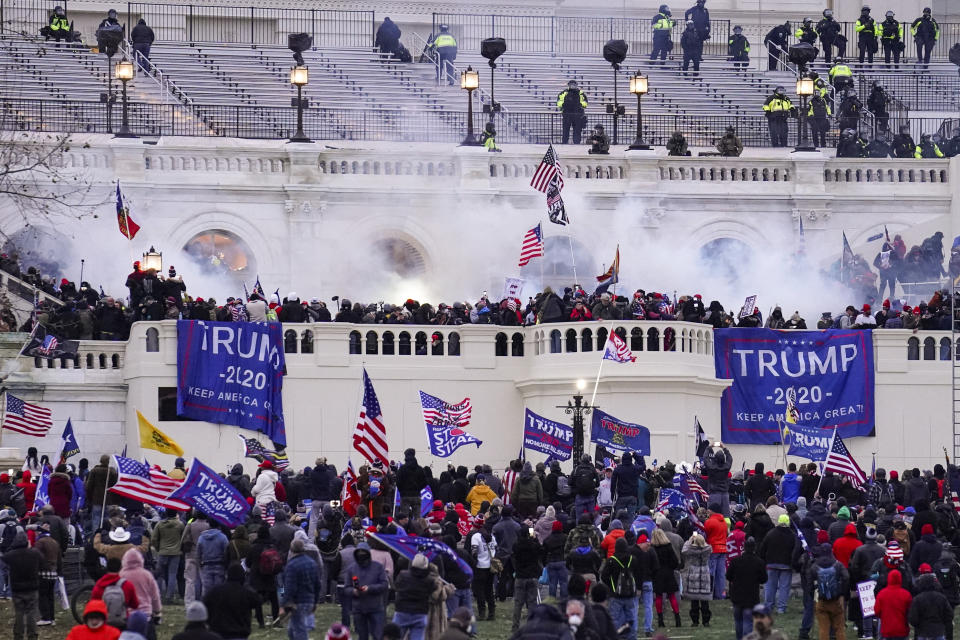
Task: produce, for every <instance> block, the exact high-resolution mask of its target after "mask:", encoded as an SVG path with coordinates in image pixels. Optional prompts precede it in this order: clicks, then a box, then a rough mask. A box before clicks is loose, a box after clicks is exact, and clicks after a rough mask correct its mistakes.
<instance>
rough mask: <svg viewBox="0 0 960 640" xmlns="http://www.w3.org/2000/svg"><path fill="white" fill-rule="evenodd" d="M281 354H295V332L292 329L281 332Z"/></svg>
mask: <svg viewBox="0 0 960 640" xmlns="http://www.w3.org/2000/svg"><path fill="white" fill-rule="evenodd" d="M283 352H284V353H296V352H297V332H296V331H294V330H293V329H287V330H286V331H284V332H283Z"/></svg>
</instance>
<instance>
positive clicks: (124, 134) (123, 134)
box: [113, 56, 137, 138]
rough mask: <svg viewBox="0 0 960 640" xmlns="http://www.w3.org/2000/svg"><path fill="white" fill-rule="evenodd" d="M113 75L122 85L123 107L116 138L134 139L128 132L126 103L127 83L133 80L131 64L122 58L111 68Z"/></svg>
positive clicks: (128, 116)
mask: <svg viewBox="0 0 960 640" xmlns="http://www.w3.org/2000/svg"><path fill="white" fill-rule="evenodd" d="M113 75H114V76H115V77H116V78H117V80H119V81H120V82H121V83H122V85H123V92H122V95H121V101H122V106H123V112H122V118H123V119H122V120H121V123H120V131H118V132H117V135H116V136H114V137H116V138H136V137H137V136H135V135H134V134H133V133H131V132H130V107H129V105H128V103H127V83H128V82H130V81H131V80H133V63H132V62H131V61H129V60H127V58H126V56H124V58H123V60H120V61H119V62H117V64H115V65H114V67H113Z"/></svg>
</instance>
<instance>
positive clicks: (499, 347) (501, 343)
mask: <svg viewBox="0 0 960 640" xmlns="http://www.w3.org/2000/svg"><path fill="white" fill-rule="evenodd" d="M493 355H495V356H498V357H499V356H504V357H505V356H506V355H507V334H505V333H503V332H502V331H501V332H500V333H498V334H497V336H496V338H495V340H494V346H493Z"/></svg>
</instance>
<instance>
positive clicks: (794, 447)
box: [787, 424, 833, 462]
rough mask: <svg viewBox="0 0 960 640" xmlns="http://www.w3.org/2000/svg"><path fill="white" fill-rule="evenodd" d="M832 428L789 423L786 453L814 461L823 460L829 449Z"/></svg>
mask: <svg viewBox="0 0 960 640" xmlns="http://www.w3.org/2000/svg"><path fill="white" fill-rule="evenodd" d="M831 438H833V429H817V428H811V427H806V426H803V425H800V424H791V425H789V427H788V428H787V445H789V447H790V448H789V449H788V450H787V455H791V456H798V457H800V458H806V459H807V460H812V461H814V462H823V461H824V460H826V459H827V452H829V451H830V440H831Z"/></svg>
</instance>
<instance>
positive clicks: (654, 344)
mask: <svg viewBox="0 0 960 640" xmlns="http://www.w3.org/2000/svg"><path fill="white" fill-rule="evenodd" d="M647 351H660V331H659V330H658V329H657V328H656V327H650V329H648V330H647Z"/></svg>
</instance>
